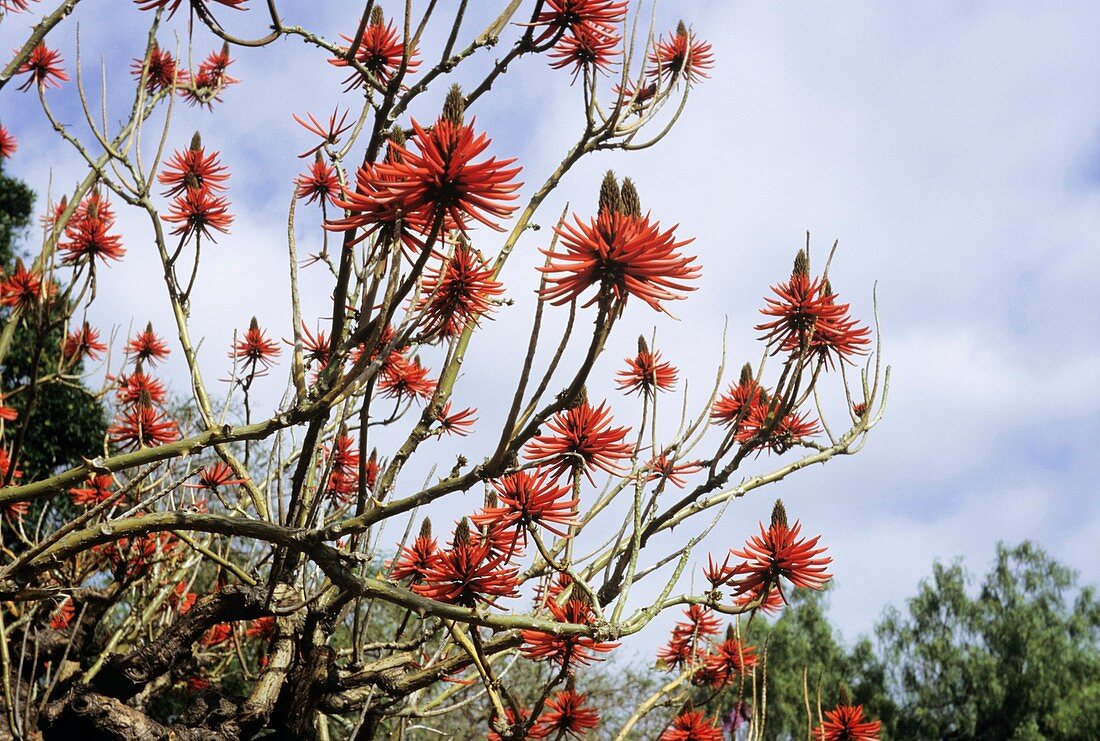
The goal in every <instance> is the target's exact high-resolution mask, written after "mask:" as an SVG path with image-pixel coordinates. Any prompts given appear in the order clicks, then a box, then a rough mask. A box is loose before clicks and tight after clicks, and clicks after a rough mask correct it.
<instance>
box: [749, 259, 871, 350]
mask: <svg viewBox="0 0 1100 741" xmlns="http://www.w3.org/2000/svg"><path fill="white" fill-rule="evenodd" d="M772 291H773V292H774V293H775V295H776V298H767V299H765V300H766V302H767V306H765V307H764V308H763V309H761V310H760V313H761V314H764V315H765V316H770V317H775V318H774V319H773V320H772V321H769V322H764V323H763V324H758V325H756V327H755V329H756V330H758V331H760V332H763V334H762V335H761V339H763V340H765V341H766V342H767V343H768V346H769V347H772V348H774V349H773V351H772V354H776V353H779V352H789V353H793V352H808V353H810V354H811V355H815V356H817V357H818V358H820V359H821V361H822V362H823V363H824V364H825V365H826V367H831V366H832V364H833V360H834V358H835V359H837V360H840V361H841V362H844V361H847V362H852V356H853V355H865V354H866V353H867V352H868V349H867V348H868V345H870V344H871V340H870V334H871V329H870V328H869V327H863V326H860V325H859V323H858V322H857V321H855V320H854V319H851V318H850V317H849V316H848V304H838V303H837V302H836V295H835V294H834V293H833V291H832V288H831V287H830V285H829V282H828V281H827V280H824V279H822V278H815V279H811V278H810V275H809V260H808V259H807V258H806V255H805V253H804V252H802V251H799V253H798V256H797V257H796V258H795V263H794V271H793V272H792V273H791V279H790V281H788V282H786V283H780V284H779V285H776V286H772Z"/></svg>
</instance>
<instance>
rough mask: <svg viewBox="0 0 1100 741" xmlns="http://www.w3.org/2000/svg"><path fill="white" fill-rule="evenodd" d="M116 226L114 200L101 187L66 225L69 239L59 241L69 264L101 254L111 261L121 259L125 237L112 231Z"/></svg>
mask: <svg viewBox="0 0 1100 741" xmlns="http://www.w3.org/2000/svg"><path fill="white" fill-rule="evenodd" d="M114 225H115V212H114V209H113V208H111V203H110V201H108V200H107V199H106V198H105V197H104V196H103V194H102V193H100V192H99V191H98V190H96V191H92V194H91V195H90V196H88V197H87V198H85V199H84V200H83V201H82V202H81V203H80V205H79V206H78V207H77V209H76V211H74V212H73V216H72V218H71V219H69V223H68V224H67V225H66V226H65V240H66V241H63V242H61V243H60V244H58V247H59V248H60V250H61V251H62V252H64V253H66V254H65V263H66V264H69V265H71V264H73V263H77V262H80V261H82V260H83V259H84V258H88V259H89V260H91V259H94V258H96V257H98V258H99V259H100V260H102V261H104V262H106V261H107V260H119V259H121V258H122V256H123V255H125V254H126V249H125V248H124V247H123V246H122V237H120V236H119V235H117V234H111V233H110V229H111V228H112V227H113V226H114Z"/></svg>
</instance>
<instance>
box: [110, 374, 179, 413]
mask: <svg viewBox="0 0 1100 741" xmlns="http://www.w3.org/2000/svg"><path fill="white" fill-rule="evenodd" d="M115 393H116V395H117V397H118V401H119V403H120V404H137V403H138V402H139V401H141V400H142V399H145V400H147V401H150V402H152V403H153V404H158V405H159V404H164V401H165V399H167V398H168V389H166V388H165V387H164V384H163V383H161V382H160V381H158V380H157V379H155V378H153V377H152V376H150V375H148V374H146V373H145V372H144V371H140V370H136V371H134V372H133V373H131V374H129V375H120V376H118V390H117V391H116V392H115Z"/></svg>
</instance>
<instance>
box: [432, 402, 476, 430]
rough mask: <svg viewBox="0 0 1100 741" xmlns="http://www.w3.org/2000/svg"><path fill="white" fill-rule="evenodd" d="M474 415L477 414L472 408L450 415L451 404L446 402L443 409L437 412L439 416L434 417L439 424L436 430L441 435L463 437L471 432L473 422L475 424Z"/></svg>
mask: <svg viewBox="0 0 1100 741" xmlns="http://www.w3.org/2000/svg"><path fill="white" fill-rule="evenodd" d="M475 414H477V409H474V408H473V407H468V408H466V409H460V410H458V411H457V412H454V413H452V412H451V402H449V401H448V402H447V403H446V404H444V405H443V408H442V409H440V410H439V414H437V415H436V416H435V419H436V421H437V422H439V427H438V430H439V431H440V432H441V433H445V434H447V435H458V436H459V437H465V436H466V435H469V434H470V432H471V431H472V430H473V427H474V422H477V417H475V416H474V415H475Z"/></svg>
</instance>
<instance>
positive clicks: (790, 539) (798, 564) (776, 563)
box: [730, 500, 833, 601]
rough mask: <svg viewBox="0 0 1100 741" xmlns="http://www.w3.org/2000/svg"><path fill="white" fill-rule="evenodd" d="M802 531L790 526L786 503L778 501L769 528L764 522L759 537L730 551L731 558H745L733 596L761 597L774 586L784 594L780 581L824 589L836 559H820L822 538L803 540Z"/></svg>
mask: <svg viewBox="0 0 1100 741" xmlns="http://www.w3.org/2000/svg"><path fill="white" fill-rule="evenodd" d="M801 532H802V525H801V523H799V522H795V523H794V525H793V526H788V525H787V511H786V509H785V508H784V507H783V502H781V501H778V500H777V501H776V503H775V507H774V509H772V519H771V524H770V525H769V526H768V528H767V529H766V530H765V529H764V523H760V535H759V536H756V535H754V536H752V537H751V538H750V539H749V540H748V541H747V542H746V543H745V547H744V548H743V549H742V550H736V549H733V548H731V549H730V554H731V555H733V556H736V557H737V558H743V559H745V562H744V563H741V564H739V565H738V566H737V567H736V568H735V569H734V572H733V574H734V578H733V579H732V580H731V582H730V584H731V585H732V586H733V588H734V594H737V595H741V594H745V593H748V592H752V593H754V594H761V593H762V592H763V591H764V590H768V589H770V588H772V587H775V588H776V589H778V590H780V594H782V588H783V586H782V584H781V582H780V579H787V580H788V581H790V582H791V584H793V585H794V586H796V587H807V588H810V589H821V588H822V587H824V586H825V582H827V581H829V579H830V578H832V576H831V574H829V573H828V572H827V571H826V570H825V569H826V566H828V564H830V563H832V560H833V559H831V558H827V557H821V554H822V553H824V552H825V551H826V549H825V548H815V546H816V545H817V542H818V541H819V540H820V539H821V536H820V535H818V536H815V537H813V538H810V539H808V540H807V539H805V538H801V539H800V538H799V537H798V536H799V534H800V533H801ZM784 601H786V599H784Z"/></svg>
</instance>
